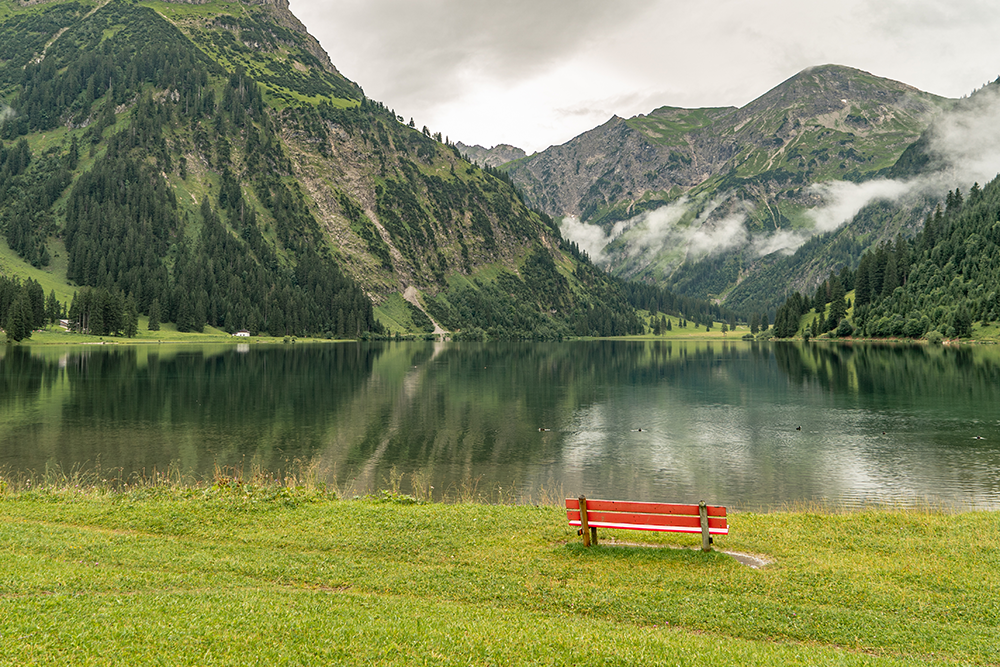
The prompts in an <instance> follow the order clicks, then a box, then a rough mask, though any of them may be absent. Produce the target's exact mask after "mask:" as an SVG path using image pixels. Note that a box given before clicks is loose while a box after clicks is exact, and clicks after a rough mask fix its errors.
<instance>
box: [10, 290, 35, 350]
mask: <svg viewBox="0 0 1000 667" xmlns="http://www.w3.org/2000/svg"><path fill="white" fill-rule="evenodd" d="M33 316H34V314H33V313H32V310H31V300H30V299H29V297H28V293H27V291H26V290H25V289H23V288H22V289H20V290H18V293H17V296H16V297H14V301H13V303H11V306H10V310H9V311H8V312H7V326H6V331H7V339H8V340H13V341H21V340H24V339H25V338H31V318H32V317H33Z"/></svg>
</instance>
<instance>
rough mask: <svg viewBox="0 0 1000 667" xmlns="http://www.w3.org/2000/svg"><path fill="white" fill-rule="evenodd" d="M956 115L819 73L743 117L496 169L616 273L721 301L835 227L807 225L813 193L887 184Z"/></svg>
mask: <svg viewBox="0 0 1000 667" xmlns="http://www.w3.org/2000/svg"><path fill="white" fill-rule="evenodd" d="M954 104H955V101H953V100H948V99H945V98H941V97H937V96H934V95H931V94H928V93H923V92H921V91H919V90H917V89H915V88H913V87H911V86H908V85H905V84H902V83H898V82H895V81H891V80H888V79H883V78H879V77H876V76H873V75H871V74H869V73H867V72H862V71H860V70H856V69H852V68H848V67H842V66H837V65H826V66H822V67H813V68H810V69H807V70H805V71H803V72H800V73H799V74H797V75H795V76H793V77H792V78H790V79H788V80H787V81H785V82H783V83H782V84H780V85H778V86H776V87H775V88H774V89H772V90H770V91H769V92H767V93H765V94H764V95H762V96H761V97H759V98H757V99H755V100H754V101H752V102H750V103H749V104H747V105H746V106H744V107H741V108H735V107H719V108H705V109H680V108H674V107H662V108H660V109H656V110H655V111H653V112H651V113H649V114H647V115H641V116H636V117H634V118H629V119H624V118H619V117H614V118H612V119H611V120H609V121H608V122H607V123H605V124H604V125H602V126H600V127H597V128H595V129H593V130H591V131H589V132H586V133H584V134H582V135H580V136H578V137H576V138H575V139H573V140H571V141H569V142H568V143H566V144H563V145H561V146H555V147H552V148H549V149H547V150H545V151H542V152H541V153H538V154H535V155H533V156H531V157H528V158H524V159H521V160H517V161H516V162H512V163H510V164H508V165H504V166H503V167H502V168H503V169H504V170H505V171H507V172H508V173H509V174H510V176H511V178H512V179H513V180H514V182H515V183H516V184H517V185H518V187H519V188H520V189H521V190H522V191H523V192H524V193H525V196H526V198H527V200H528V201H529V203H531V204H533V205H534V206H537V207H538V208H540V209H542V210H544V211H546V212H547V213H548V214H549V215H552V216H555V217H562V216H573V217H571V218H570V220H569V224H566V223H565V222H564V231H565V232H566V234H567V235H568V236H569V237H570V238H572V239H574V240H577V241H579V242H580V244H581V246H582V247H584V249H586V250H588V251H589V252H590V253H591V255H592V256H593V257H594V258H595V260H596V261H597V262H598V263H599V264H600V265H602V266H604V267H606V268H607V269H609V270H610V271H612V272H613V273H615V274H616V275H619V276H623V277H628V278H639V279H643V280H648V281H653V282H656V283H658V284H662V285H667V286H671V287H673V288H675V289H677V290H679V291H680V292H682V293H686V294H690V295H693V296H700V297H710V298H725V297H726V296H728V294H729V292H730V291H731V290H733V288H734V287H736V286H737V285H739V284H741V283H742V282H743V281H745V280H748V279H749V280H752V278H753V276H754V275H755V274H756V273H757V272H758V271H762V270H765V269H767V268H768V267H770V266H772V265H773V264H774V263H775V262H777V261H779V260H780V259H781V258H783V257H785V256H786V255H788V254H790V253H792V252H794V251H795V250H796V249H798V248H800V247H801V246H802V245H803V244H804V243H806V242H807V241H808V239H809V238H810V237H811V236H812V235H813V234H816V233H820V232H826V231H829V230H830V229H831V228H833V227H834V226H835V225H834V224H832V223H831V222H829V221H825V222H824V224H822V225H820V224H818V223H817V220H816V217H815V215H814V212H815V211H816V210H817V209H818V208H820V207H821V206H822V205H823V204H824V202H825V199H824V194H825V193H824V191H823V189H822V187H821V186H822V185H823V184H831V183H840V182H846V183H862V182H865V181H868V180H871V179H874V178H876V177H880V176H884V175H886V174H887V172H888V171H889V170H891V169H892V168H893V166H894V165H895V164H896V163H897V161H898V160H899V159H900V157H901V156H902V155H903V154H904V153H905V152H906V150H907V149H908V147H910V146H911V145H912V144H913V143H914V142H915V141H917V140H918V139H919V138H920V137H921V136H922V133H923V132H924V131H925V130H926V129H927V128H928V127H929V126H930V124H931V123H932V121H933V120H934V119H935V118H936V117H938V116H939V115H940V114H941V113H942V112H943V111H945V110H947V109H950V108H951V107H952V106H953V105H954ZM817 186H820V187H817ZM850 214H853V212H851V213H850ZM840 222H842V220H838V221H836V224H839V223H840ZM900 224H901V225H902V223H900ZM897 231H898V230H897ZM774 253H778V254H777V255H775V256H772V255H774ZM854 259H855V260H856V257H855V258H854ZM820 263H821V264H822V263H823V262H820ZM723 265H725V266H723ZM723 269H724V270H723ZM720 270H722V275H720ZM828 273H829V267H826V266H823V267H820V269H819V272H818V273H817V274H816V275H817V276H819V275H822V276H823V277H825V276H826V274H828ZM819 279H821V278H819Z"/></svg>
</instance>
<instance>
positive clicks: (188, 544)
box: [0, 484, 1000, 665]
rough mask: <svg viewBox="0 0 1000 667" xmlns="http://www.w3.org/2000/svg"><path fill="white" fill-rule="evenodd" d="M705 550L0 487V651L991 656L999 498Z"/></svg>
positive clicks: (364, 513) (662, 542)
mask: <svg viewBox="0 0 1000 667" xmlns="http://www.w3.org/2000/svg"><path fill="white" fill-rule="evenodd" d="M731 526H732V528H731V530H732V534H731V535H730V536H728V537H723V538H719V539H718V545H717V546H718V547H720V548H721V549H725V550H732V551H737V552H744V553H751V554H758V555H763V556H766V557H767V558H768V559H770V560H771V561H773V562H772V563H771V564H769V565H767V566H765V567H763V568H761V569H753V568H751V567H748V566H746V565H743V564H741V563H739V562H738V561H737V560H735V559H734V558H733V557H731V556H729V555H727V554H724V553H721V552H719V551H715V552H713V553H708V554H706V553H702V552H700V551H698V550H694V549H691V548H681V549H678V548H666V547H677V546H683V547H692V546H694V545H695V544H696V543H697V541H698V539H697V538H690V537H686V536H677V535H653V534H636V533H624V534H620V535H619V536H618V539H620V540H626V539H627V540H630V541H641V542H643V543H648V544H649V545H650V546H627V545H622V544H618V545H612V544H604V545H602V546H599V547H597V548H593V549H590V550H586V549H584V548H583V547H582V546H581V545H580V544H579V540H578V538H577V537H576V535H575V533H574V532H573V531H571V530H570V528H569V527H568V526H567V525H566V521H565V514H564V513H563V511H562V510H560V509H559V508H557V507H544V506H543V507H531V506H507V505H476V504H458V505H446V504H411V503H408V502H406V499H405V498H401V497H399V496H392V495H390V494H387V495H385V496H383V497H381V498H379V499H367V500H335V499H332V498H329V497H327V496H325V495H324V494H322V493H321V492H319V491H316V490H312V491H310V490H303V489H301V488H299V489H296V488H287V487H285V488H280V487H265V486H253V485H243V486H226V485H218V484H217V485H215V486H213V487H211V488H201V489H183V488H176V487H168V486H163V487H155V486H154V487H144V488H139V489H134V490H131V491H126V492H114V493H111V492H104V491H100V490H86V491H80V490H77V489H72V488H65V489H61V490H59V489H54V488H48V489H43V490H19V491H17V492H11V491H10V490H9V489H8V491H7V492H6V493H5V494H4V495H0V545H2V546H0V572H2V573H3V575H2V577H0V598H2V601H0V604H2V606H3V609H4V613H3V614H0V663H4V664H102V665H104V664H139V663H163V664H201V665H209V664H317V663H323V662H325V663H331V664H358V665H360V664H387V665H389V664H400V665H404V664H405V665H413V664H445V665H447V664H567V665H568V664H601V665H609V664H610V665H639V664H712V663H717V664H775V665H779V664H780V665H787V664H802V665H807V664H808V665H815V664H838V665H840V664H850V665H853V664H875V665H881V664H886V665H892V664H912V663H914V662H920V663H926V664H958V663H961V664H997V660H998V658H997V652H996V647H997V646H1000V630H998V626H1000V612H998V608H1000V598H998V596H997V593H996V591H998V590H1000V530H998V528H1000V515H998V514H996V513H985V512H970V513H962V514H953V515H948V514H941V513H934V512H916V511H865V512H857V513H843V514H839V513H814V512H792V513H774V514H766V515H758V514H743V513H740V514H734V515H733V516H732V519H731Z"/></svg>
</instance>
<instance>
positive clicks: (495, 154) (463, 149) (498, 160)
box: [455, 141, 528, 167]
mask: <svg viewBox="0 0 1000 667" xmlns="http://www.w3.org/2000/svg"><path fill="white" fill-rule="evenodd" d="M455 148H457V149H458V150H459V152H460V153H461V154H462V155H464V156H465V157H467V158H468V159H469V160H471V161H472V162H475V163H476V164H478V165H479V166H480V167H499V166H501V165H503V164H506V163H508V162H513V161H514V160H520V159H521V158H523V157H527V155H528V154H527V153H525V152H524V150H523V149H521V148H517V147H516V146H511V145H510V144H497V145H496V146H494V147H493V148H484V147H482V146H480V145H478V144H476V145H475V146H466V145H465V144H463V143H462V142H461V141H459V142H458V143H456V144H455Z"/></svg>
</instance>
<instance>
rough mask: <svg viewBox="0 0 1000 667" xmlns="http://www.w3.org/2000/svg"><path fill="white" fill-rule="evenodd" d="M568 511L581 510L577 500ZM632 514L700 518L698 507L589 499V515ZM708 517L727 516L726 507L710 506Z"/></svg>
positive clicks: (570, 500)
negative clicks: (603, 513)
mask: <svg viewBox="0 0 1000 667" xmlns="http://www.w3.org/2000/svg"><path fill="white" fill-rule="evenodd" d="M566 509H574V510H579V509H580V501H579V499H577V498H567V499H566ZM600 511H607V512H631V513H634V514H679V515H693V516H698V505H681V504H676V503H645V502H637V501H624V500H591V499H590V498H587V514H588V515H589V514H590V513H591V512H600ZM708 516H726V508H725V507H714V506H712V505H709V506H708Z"/></svg>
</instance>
